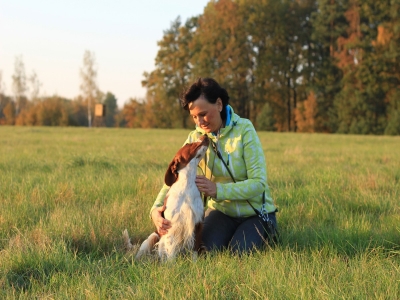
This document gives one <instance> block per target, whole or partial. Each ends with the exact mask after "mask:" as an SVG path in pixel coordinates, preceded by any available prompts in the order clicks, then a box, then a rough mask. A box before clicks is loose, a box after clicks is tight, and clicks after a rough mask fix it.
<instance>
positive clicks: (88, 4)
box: [0, 0, 209, 108]
mask: <svg viewBox="0 0 400 300" xmlns="http://www.w3.org/2000/svg"><path fill="white" fill-rule="evenodd" d="M208 2H209V1H196V2H194V3H190V2H188V1H184V0H172V1H168V2H164V1H156V0H149V1H146V2H142V1H140V2H136V1H127V0H122V1H119V2H118V5H115V2H114V3H113V2H111V1H106V0H103V1H96V2H95V1H93V0H92V1H85V2H84V3H82V2H78V1H68V2H67V1H59V2H57V3H54V2H49V1H45V0H38V1H35V2H30V1H28V0H16V1H13V2H12V3H9V2H6V1H4V0H0V7H1V9H0V36H1V37H2V38H1V43H0V72H1V73H2V74H1V75H2V76H1V80H2V82H0V85H1V86H2V90H3V92H4V93H5V94H6V95H10V96H12V94H13V92H12V75H13V74H14V63H15V60H16V58H17V57H21V58H22V61H23V63H24V66H25V74H26V77H27V78H28V77H29V76H31V75H32V73H33V72H35V73H36V75H37V77H38V80H39V81H40V83H41V84H42V86H41V89H40V96H43V97H46V96H54V95H57V96H60V97H65V98H68V99H74V98H76V97H77V96H79V95H80V94H81V91H80V88H79V86H80V83H81V78H80V74H79V72H80V69H81V68H82V67H83V56H84V53H85V51H86V50H88V51H91V52H92V53H94V54H95V61H96V66H97V85H98V88H99V90H100V91H102V92H103V93H107V92H111V93H112V94H114V95H115V97H116V98H117V101H118V107H119V108H122V107H123V105H124V104H125V103H126V101H127V100H129V99H130V98H136V99H138V100H141V99H144V98H145V94H146V89H145V88H143V87H142V86H141V81H142V80H143V79H144V77H143V73H144V72H151V71H153V70H154V69H155V64H154V61H155V58H156V56H157V52H158V45H157V42H158V41H160V40H161V39H162V37H163V34H164V31H165V30H167V29H169V28H170V26H171V22H173V21H174V20H176V18H177V17H178V16H180V18H181V22H182V23H184V22H185V21H186V20H187V19H188V18H190V17H193V16H197V15H201V14H202V13H203V11H204V7H205V6H206V5H207V3H208ZM93 7H96V8H95V9H93ZM10 28H11V29H12V30H10ZM138 45H139V46H138ZM27 86H28V87H29V83H28V82H27ZM28 94H29V92H28V93H27V95H28Z"/></svg>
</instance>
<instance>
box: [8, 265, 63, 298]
mask: <svg viewBox="0 0 400 300" xmlns="http://www.w3.org/2000/svg"><path fill="white" fill-rule="evenodd" d="M65 271H67V270H66V267H65V265H64V264H63V263H62V262H54V261H50V260H48V261H47V260H44V261H43V260H36V261H25V262H20V263H19V264H17V265H16V266H14V267H13V268H12V269H11V270H9V271H8V273H7V274H6V281H7V283H8V285H9V286H11V287H13V288H15V289H16V290H18V291H26V290H29V289H30V287H31V285H32V283H33V282H35V283H40V284H42V285H46V284H48V283H49V282H50V279H51V277H52V276H53V275H54V274H55V273H59V272H65Z"/></svg>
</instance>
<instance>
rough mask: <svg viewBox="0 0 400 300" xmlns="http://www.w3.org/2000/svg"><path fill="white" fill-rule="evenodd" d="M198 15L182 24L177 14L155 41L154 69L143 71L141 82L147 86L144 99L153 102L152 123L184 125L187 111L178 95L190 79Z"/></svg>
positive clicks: (149, 103) (156, 125)
mask: <svg viewBox="0 0 400 300" xmlns="http://www.w3.org/2000/svg"><path fill="white" fill-rule="evenodd" d="M196 27H197V18H195V17H193V18H190V19H189V20H187V21H186V23H185V25H182V23H181V20H180V17H178V18H176V19H175V21H174V22H172V23H171V27H170V28H169V29H168V30H165V31H164V35H163V38H162V40H161V41H159V42H158V46H159V51H158V53H157V57H156V69H155V70H154V71H152V72H151V73H147V72H146V73H144V76H145V80H143V81H142V85H143V86H144V87H146V88H147V102H148V105H150V106H152V111H153V112H152V115H154V116H155V118H153V121H151V123H153V124H154V126H155V127H164V128H165V127H169V128H171V127H172V128H173V127H184V128H185V127H187V124H186V120H187V113H186V112H185V111H184V110H183V109H182V108H181V105H180V100H179V96H180V94H181V93H182V91H183V90H184V88H185V87H186V86H187V85H188V83H189V82H190V81H191V80H192V73H191V69H192V64H191V57H192V56H193V51H192V49H190V46H189V45H190V43H191V40H192V36H193V32H194V30H195V28H196Z"/></svg>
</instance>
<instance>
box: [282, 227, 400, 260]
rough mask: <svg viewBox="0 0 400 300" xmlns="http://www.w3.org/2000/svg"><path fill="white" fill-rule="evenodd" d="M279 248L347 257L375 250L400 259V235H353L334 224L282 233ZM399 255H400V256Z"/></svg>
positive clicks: (357, 233) (283, 230)
mask: <svg viewBox="0 0 400 300" xmlns="http://www.w3.org/2000/svg"><path fill="white" fill-rule="evenodd" d="M278 245H279V247H282V248H286V249H290V251H292V252H307V251H319V250H323V249H329V251H330V252H332V253H335V254H338V255H343V256H347V257H354V256H357V255H360V254H365V253H366V252H370V251H372V250H373V249H380V250H382V251H383V253H387V254H388V255H393V254H395V255H399V253H400V252H399V250H400V234H399V231H398V230H397V231H396V229H394V230H392V231H389V230H387V231H375V232H368V231H362V232H361V231H354V230H353V231H350V230H347V231H346V230H343V229H340V228H337V227H335V226H334V224H331V226H330V227H329V228H328V229H327V225H326V224H325V225H320V226H305V227H303V228H302V229H288V228H283V229H281V230H280V240H279V244H278ZM396 253H397V254H396Z"/></svg>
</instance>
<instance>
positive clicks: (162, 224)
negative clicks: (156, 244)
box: [151, 205, 171, 236]
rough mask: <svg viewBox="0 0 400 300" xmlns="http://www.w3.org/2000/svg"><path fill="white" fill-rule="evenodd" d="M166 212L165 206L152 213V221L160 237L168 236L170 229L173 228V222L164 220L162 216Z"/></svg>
mask: <svg viewBox="0 0 400 300" xmlns="http://www.w3.org/2000/svg"><path fill="white" fill-rule="evenodd" d="M164 210H165V205H163V206H160V207H157V208H155V209H154V210H153V211H152V212H151V219H152V220H153V223H154V225H156V228H157V232H158V234H159V235H160V236H163V235H164V234H167V232H168V229H170V228H171V222H170V221H168V220H167V219H164V218H163V216H162V215H161V214H162V212H163V211H164Z"/></svg>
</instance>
